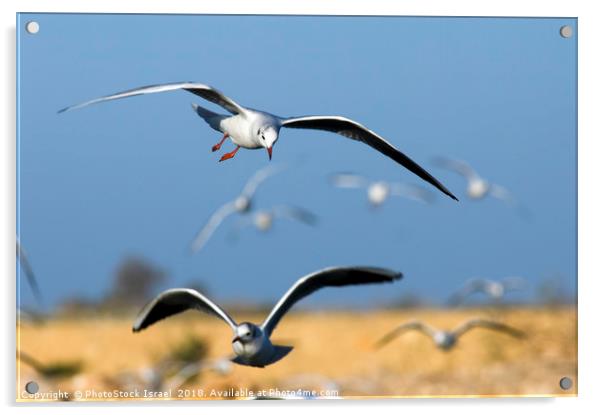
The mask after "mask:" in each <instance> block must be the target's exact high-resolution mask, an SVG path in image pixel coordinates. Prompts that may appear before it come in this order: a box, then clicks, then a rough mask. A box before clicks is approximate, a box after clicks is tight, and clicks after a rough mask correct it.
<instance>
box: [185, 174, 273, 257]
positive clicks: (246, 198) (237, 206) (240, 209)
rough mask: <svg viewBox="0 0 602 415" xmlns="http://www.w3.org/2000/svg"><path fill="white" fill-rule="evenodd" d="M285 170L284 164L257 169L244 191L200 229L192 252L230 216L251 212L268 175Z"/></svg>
mask: <svg viewBox="0 0 602 415" xmlns="http://www.w3.org/2000/svg"><path fill="white" fill-rule="evenodd" d="M281 170H283V167H282V166H268V167H264V168H262V169H259V170H257V172H255V174H254V175H253V176H252V177H251V178H250V179H249V181H247V183H246V184H245V187H244V188H243V189H242V192H241V193H240V194H239V195H238V196H237V197H236V198H235V199H234V200H231V201H229V202H227V203H225V204H224V205H222V206H221V207H220V208H219V209H217V210H216V211H215V212H214V213H213V214H212V215H211V217H210V218H209V220H208V221H207V224H206V225H205V226H204V227H203V229H201V230H200V232H199V233H198V234H197V235H196V236H195V238H194V240H193V241H192V245H191V249H192V252H198V251H200V250H201V249H202V248H203V246H205V244H206V243H207V241H208V240H209V238H210V237H211V235H213V233H214V232H215V230H216V229H217V227H218V226H219V225H220V224H221V223H222V222H223V221H224V219H226V218H227V217H228V216H230V215H232V214H234V213H238V214H241V215H245V214H247V213H249V212H250V211H251V209H252V206H253V197H254V195H255V192H256V191H257V188H258V187H259V185H260V184H261V183H262V182H263V181H264V180H266V179H267V178H268V177H270V176H273V175H274V174H276V173H278V172H280V171H281Z"/></svg>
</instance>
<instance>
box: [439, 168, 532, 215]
mask: <svg viewBox="0 0 602 415" xmlns="http://www.w3.org/2000/svg"><path fill="white" fill-rule="evenodd" d="M434 163H435V164H436V165H437V166H439V167H442V168H444V169H447V170H451V171H453V172H456V173H458V174H460V175H461V176H463V177H464V178H465V179H466V181H467V187H466V195H467V196H468V197H469V198H471V199H473V200H481V199H484V198H485V197H487V196H491V197H494V198H496V199H499V200H501V201H503V202H505V203H506V204H507V205H508V206H510V207H512V208H515V209H517V211H518V213H520V214H521V216H523V217H524V218H526V219H528V218H530V217H531V212H530V211H529V209H527V207H525V206H523V205H521V204H519V202H518V200H517V199H516V198H515V197H514V195H513V194H512V193H511V192H510V191H509V190H508V189H506V188H505V187H502V186H500V185H498V184H495V183H491V182H489V181H487V180H485V179H484V178H483V177H481V176H480V175H479V174H478V173H477V172H476V171H475V170H474V169H473V168H472V167H471V166H470V165H469V164H468V163H466V162H464V161H461V160H455V159H449V158H445V157H439V158H436V159H435V160H434Z"/></svg>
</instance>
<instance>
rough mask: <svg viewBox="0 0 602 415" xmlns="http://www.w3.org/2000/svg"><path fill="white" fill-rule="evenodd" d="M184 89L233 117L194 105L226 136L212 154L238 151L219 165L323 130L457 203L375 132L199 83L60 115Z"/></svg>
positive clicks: (149, 90) (141, 91) (149, 89)
mask: <svg viewBox="0 0 602 415" xmlns="http://www.w3.org/2000/svg"><path fill="white" fill-rule="evenodd" d="M178 89H183V90H185V91H188V92H191V93H193V94H195V95H198V96H200V97H201V98H204V99H206V100H207V101H210V102H212V103H214V104H217V105H219V106H221V107H222V108H224V109H225V110H226V111H228V112H230V113H231V114H232V115H222V114H216V113H215V112H213V111H209V110H208V109H205V108H203V107H201V106H199V105H196V104H192V107H193V109H194V111H195V112H196V113H197V114H198V115H199V116H200V117H201V118H203V119H204V120H205V121H206V122H207V124H209V126H210V127H211V128H213V129H214V130H216V131H219V132H220V133H223V134H224V136H223V137H222V139H221V141H220V142H219V143H217V144H216V145H214V146H213V148H212V151H216V150H219V149H220V147H221V145H222V144H223V143H224V141H225V140H226V139H227V138H230V139H231V140H232V142H233V143H234V144H235V145H236V148H235V149H234V150H233V151H231V152H229V153H225V154H224V155H223V156H222V158H221V159H220V161H223V160H227V159H230V158H232V157H234V155H235V154H236V152H237V151H238V150H239V149H240V147H244V148H247V149H258V148H265V149H266V150H267V152H268V155H269V157H270V159H271V158H272V147H273V146H274V144H275V143H276V141H277V140H278V134H279V132H280V128H282V127H286V128H302V129H311V130H324V131H330V132H333V133H337V134H340V135H342V136H344V137H347V138H350V139H352V140H357V141H361V142H363V143H365V144H367V145H369V146H370V147H372V148H374V149H375V150H377V151H379V152H381V153H382V154H384V155H385V156H387V157H389V158H391V159H393V160H395V161H396V162H397V163H399V164H401V165H402V166H404V167H405V168H406V169H408V170H410V171H411V172H412V173H414V174H416V175H417V176H418V177H420V178H422V179H423V180H426V181H427V182H429V183H430V184H432V185H433V186H435V187H436V188H437V189H439V190H440V191H442V192H443V193H445V194H446V195H448V196H449V197H451V198H452V199H454V200H458V199H457V198H456V197H455V196H454V195H453V194H452V193H451V192H450V191H449V190H447V188H446V187H445V186H443V184H441V183H439V181H438V180H437V179H435V178H434V177H433V176H431V175H430V173H428V172H427V171H426V170H424V169H423V168H422V167H420V166H419V165H418V164H416V163H415V162H414V161H413V160H411V159H410V158H409V157H408V156H406V155H405V154H403V153H402V152H400V151H399V150H397V149H396V148H395V147H393V146H392V145H391V144H390V143H389V142H388V141H386V140H385V139H384V138H382V137H380V136H379V135H378V134H376V133H375V132H373V131H371V130H369V129H367V128H366V127H364V126H363V125H361V124H359V123H357V122H355V121H353V120H350V119H348V118H345V117H340V116H330V115H328V116H324V115H318V116H315V115H314V116H303V117H292V118H281V117H278V116H276V115H273V114H270V113H267V112H264V111H258V110H254V109H251V108H245V107H243V106H241V105H239V104H237V103H236V102H234V101H233V100H232V99H230V98H228V97H227V96H225V95H223V94H222V93H221V92H220V91H218V90H217V89H214V88H212V87H210V86H208V85H204V84H200V83H196V82H178V83H170V84H163V85H150V86H144V87H141V88H136V89H131V90H128V91H124V92H119V93H116V94H113V95H108V96H105V97H101V98H96V99H93V100H91V101H87V102H84V103H82V104H77V105H73V106H70V107H66V108H63V109H61V110H60V111H59V113H62V112H66V111H69V110H73V109H77V108H82V107H86V106H88V105H91V104H96V103H99V102H103V101H110V100H114V99H120V98H127V97H132V96H136V95H145V94H153V93H157V92H166V91H174V90H178Z"/></svg>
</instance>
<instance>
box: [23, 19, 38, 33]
mask: <svg viewBox="0 0 602 415" xmlns="http://www.w3.org/2000/svg"><path fill="white" fill-rule="evenodd" d="M25 30H27V33H29V34H31V35H35V34H36V33H38V32H39V31H40V24H39V23H38V22H36V21H32V22H27V24H26V25H25Z"/></svg>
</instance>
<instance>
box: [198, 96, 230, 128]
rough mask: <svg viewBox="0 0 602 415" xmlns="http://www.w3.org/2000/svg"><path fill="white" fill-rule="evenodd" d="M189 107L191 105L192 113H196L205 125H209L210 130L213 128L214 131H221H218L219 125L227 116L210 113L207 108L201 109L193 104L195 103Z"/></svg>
mask: <svg viewBox="0 0 602 415" xmlns="http://www.w3.org/2000/svg"><path fill="white" fill-rule="evenodd" d="M191 105H192V109H193V110H194V112H196V113H197V114H198V116H199V117H201V118H202V119H204V120H205V122H206V123H207V124H209V126H211V128H213V129H214V130H217V131H221V130H220V129H219V124H220V122H221V121H222V120H223V119H224V118H228V117H227V116H225V115H220V114H217V113H215V112H213V111H210V110H208V109H207V108H203V107H201V106H200V105H198V104H195V103H192V104H191Z"/></svg>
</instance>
